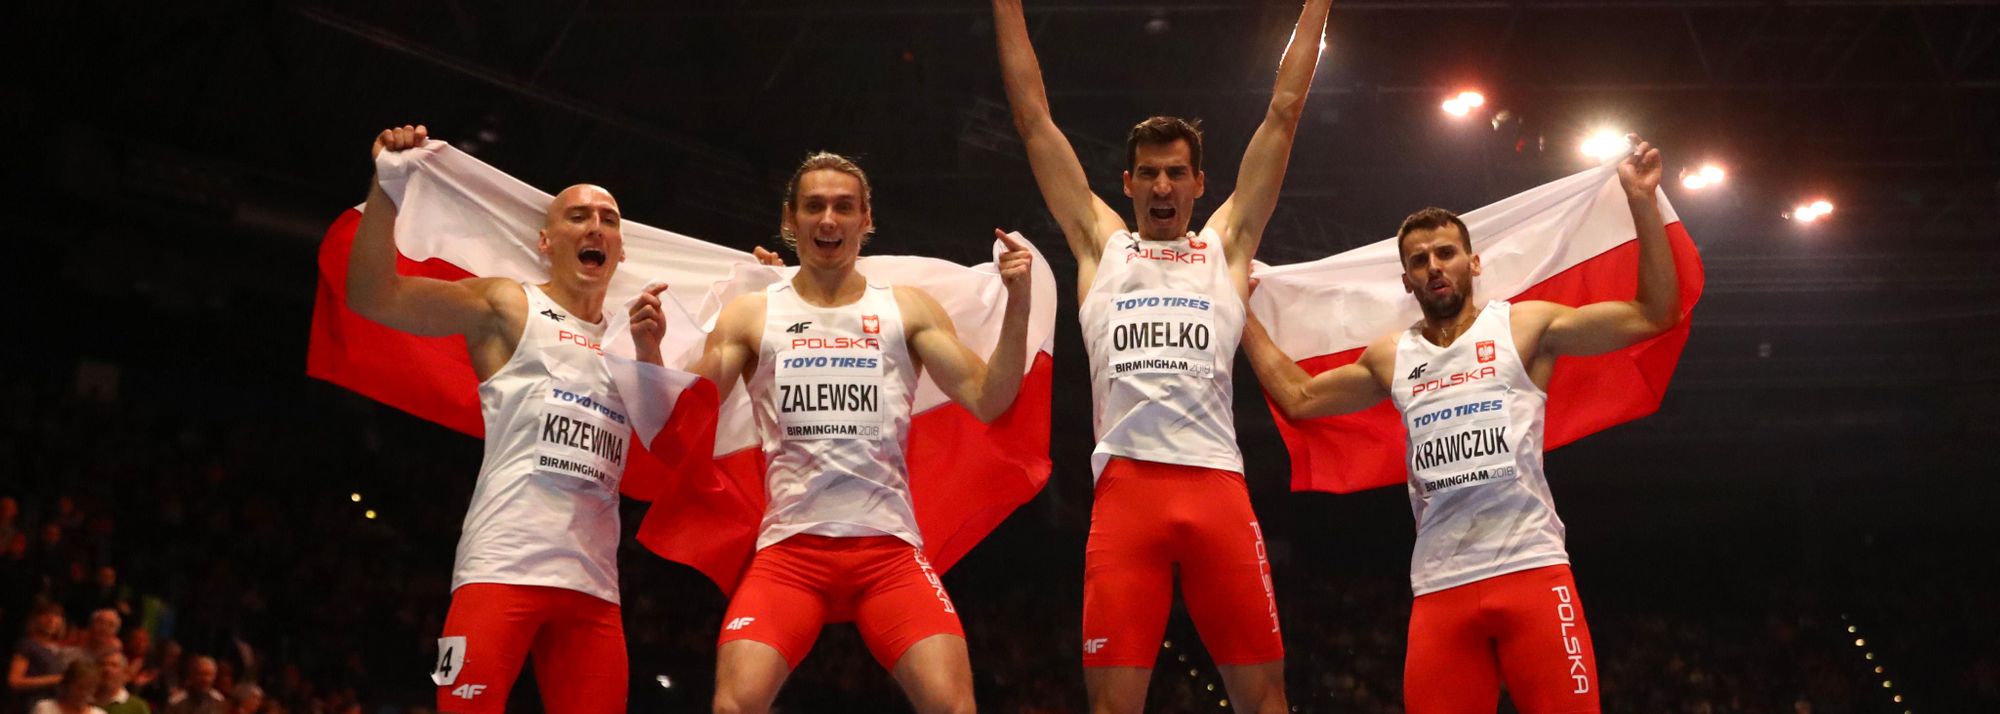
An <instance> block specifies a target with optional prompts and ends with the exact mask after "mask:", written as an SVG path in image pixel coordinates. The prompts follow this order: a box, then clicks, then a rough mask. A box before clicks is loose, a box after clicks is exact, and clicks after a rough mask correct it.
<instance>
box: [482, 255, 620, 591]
mask: <svg viewBox="0 0 2000 714" xmlns="http://www.w3.org/2000/svg"><path fill="white" fill-rule="evenodd" d="M522 287H523V289H524V290H526V291H527V294H528V316H527V320H526V325H525V326H524V327H523V328H522V330H521V342H520V344H519V345H517V346H515V348H514V355H513V356H512V357H510V358H508V360H507V363H506V364H505V365H502V366H501V367H500V370H499V371H498V372H494V373H493V376H491V377H488V378H487V379H486V381H485V382H483V383H481V384H480V385H479V406H480V411H481V413H482V414H483V415H484V416H485V418H486V453H485V458H484V460H483V461H482V462H481V463H480V467H479V481H478V484H477V485H476V486H474V487H473V490H472V505H471V507H470V508H469V509H467V510H466V512H465V524H464V527H463V528H462V530H461V532H460V534H459V537H458V557H457V564H456V567H455V568H454V569H453V571H452V578H451V586H452V589H454V590H456V589H458V587H459V586H461V585H466V584H468V583H506V584H509V585H541V586H546V587H555V588H566V589H569V590H575V591H578V592H582V593H585V594H588V595H591V596H594V597H597V598H601V599H603V600H607V601H610V602H613V603H616V602H618V481H619V479H621V478H622V477H623V476H624V474H625V460H626V455H627V449H628V448H629V447H630V446H631V435H632V426H631V424H630V423H629V422H628V421H627V417H626V412H625V404H624V402H623V401H622V400H620V399H619V397H618V394H617V392H616V391H615V389H614V388H613V387H612V386H611V375H610V374H609V373H608V372H606V370H605V367H604V361H603V359H602V358H601V357H600V356H599V351H600V350H601V349H602V347H601V343H602V341H603V340H602V338H603V335H604V325H603V324H602V323H598V324H591V323H588V322H584V321H583V320H581V319H579V318H577V317H576V316H575V315H571V314H569V312H568V311H566V310H564V309H563V308H562V306H560V305H557V304H556V302H555V301H554V300H551V299H549V297H548V295H546V294H544V293H543V292H542V291H541V289H540V288H537V287H535V286H533V285H524V286H522Z"/></svg>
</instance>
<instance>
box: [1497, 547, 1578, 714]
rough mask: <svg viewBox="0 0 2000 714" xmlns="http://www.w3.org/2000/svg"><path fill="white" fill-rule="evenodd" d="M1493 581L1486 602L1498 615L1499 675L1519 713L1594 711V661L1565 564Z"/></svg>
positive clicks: (1504, 576) (1508, 575)
mask: <svg viewBox="0 0 2000 714" xmlns="http://www.w3.org/2000/svg"><path fill="white" fill-rule="evenodd" d="M1494 580H1499V581H1503V582H1502V583H1501V587H1499V588H1498V589H1496V591H1495V592H1494V593H1493V594H1491V595H1489V601H1490V602H1491V603H1492V604H1491V607H1493V608H1494V609H1495V612H1496V615H1497V618H1496V622H1497V623H1498V624H1497V628H1498V640H1499V653H1500V672H1501V675H1502V677H1503V678H1504V679H1506V681H1507V696H1508V697H1509V698H1511V699H1513V700H1514V707H1515V708H1517V709H1520V710H1521V712H1522V713H1523V714H1558V713H1568V712H1595V711H1598V695H1597V657H1596V653H1595V651H1594V650H1593V649H1592V648H1591V644H1590V625H1589V624H1588V623H1586V622H1585V621H1584V619H1583V600H1582V599H1581V598H1580V597H1578V596H1577V593H1576V581H1575V580H1574V579H1573V578H1571V576H1570V570H1569V566H1567V565H1554V566H1549V567H1546V568H1536V569H1534V570H1526V571H1522V572H1519V573H1509V574H1507V575H1502V576H1500V577H1499V578H1495V579H1494Z"/></svg>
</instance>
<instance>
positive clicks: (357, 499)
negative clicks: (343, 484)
mask: <svg viewBox="0 0 2000 714" xmlns="http://www.w3.org/2000/svg"><path fill="white" fill-rule="evenodd" d="M347 500H349V501H353V502H355V503H360V502H361V492H360V491H355V492H354V493H350V494H347Z"/></svg>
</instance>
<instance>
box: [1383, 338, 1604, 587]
mask: <svg viewBox="0 0 2000 714" xmlns="http://www.w3.org/2000/svg"><path fill="white" fill-rule="evenodd" d="M1511 313H1512V306H1511V305H1509V304H1508V303H1507V302H1505V301H1500V300H1496V301H1493V302H1490V303H1487V304H1486V309H1485V310H1483V311H1481V312H1480V314H1479V317H1478V318H1475V319H1474V320H1473V322H1472V326H1471V327H1469V328H1467V329H1466V331H1465V334H1464V335H1461V336H1459V338H1458V339H1457V340H1455V341H1453V342H1452V344H1451V346H1450V347H1438V346H1437V345H1434V344H1431V342H1430V341H1429V340H1427V339H1424V336H1423V333H1422V331H1421V325H1419V326H1417V327H1412V328H1410V330H1409V331H1408V332H1406V333H1404V334H1403V337H1402V339H1401V340H1399V341H1398V342H1397V343H1396V366H1395V370H1396V371H1395V375H1396V380H1395V384H1394V385H1393V386H1392V387H1391V388H1390V396H1391V398H1393V399H1394V400H1395V402H1396V409H1397V410H1399V411H1401V412H1402V414H1403V426H1404V427H1405V428H1406V429H1408V431H1409V484H1408V486H1409V491H1410V510H1411V511H1412V512H1414V513H1415V515H1416V520H1417V545H1416V550H1415V552H1414V553H1412V554H1411V556H1410V587H1411V589H1412V590H1414V591H1415V593H1416V594H1417V595H1423V594H1424V593H1429V592H1436V591H1438V590H1443V589H1446V588H1451V587H1456V586H1459V585H1464V584H1466V583H1470V582H1474V581H1478V580H1484V579H1486V578H1490V577H1494V576H1496V575H1505V574H1507V573H1512V572H1515V571H1520V570H1527V569H1529V568H1539V567H1542V566H1546V565H1556V564H1561V563H1568V562H1569V551H1568V550H1566V549H1564V548H1563V524H1562V519H1560V518H1557V517H1556V508H1555V501H1554V499H1552V498H1551V497H1550V496H1549V483H1548V480H1547V479H1546V478H1544V477H1543V474H1542V432H1543V430H1544V429H1543V419H1544V417H1545V416H1546V415H1547V413H1548V410H1547V405H1548V395H1547V394H1546V393H1544V392H1543V391H1542V389H1541V388H1540V387H1537V386H1535V382H1534V380H1533V379H1531V378H1530V377H1529V376H1528V368H1527V365H1526V364H1524V363H1523V362H1522V361H1521V355H1520V353H1519V352H1517V351H1516V350H1515V349H1514V331H1513V323H1512V321H1511V320H1510V319H1509V315H1510V314H1511Z"/></svg>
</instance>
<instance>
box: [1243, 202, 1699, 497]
mask: <svg viewBox="0 0 2000 714" xmlns="http://www.w3.org/2000/svg"><path fill="white" fill-rule="evenodd" d="M1660 210H1661V213H1662V214H1663V215H1664V218H1665V220H1666V224H1667V225H1666V229H1667V240H1668V241H1669V242H1670V243H1671V244H1672V245H1673V249H1674V262H1675V265H1676V270H1677V272H1678V276H1679V279H1680V301H1681V304H1680V312H1681V321H1680V323H1679V324H1678V325H1677V326H1676V327H1674V329H1672V330H1668V331H1667V332H1666V333H1664V334H1661V335H1658V336H1655V337H1653V338H1651V339H1648V340H1645V341H1643V342H1640V343H1638V344H1635V345H1632V346H1630V347H1627V348H1625V349H1622V350H1618V351H1615V352H1611V353H1608V354H1603V355H1597V356H1592V357H1563V358H1560V359H1558V360H1557V361H1556V369H1555V375H1554V377H1552V378H1551V379H1550V381H1549V385H1548V394H1549V401H1548V422H1547V427H1548V431H1547V433H1546V434H1545V445H1546V448H1550V449H1553V448H1556V447H1559V446H1563V445H1565V444H1568V443H1570V442H1572V441H1576V440H1577V439H1580V438H1582V437H1584V436H1587V435H1589V434H1592V433H1596V432H1597V431H1600V430H1603V429H1605V428H1608V427H1611V426H1615V425H1617V424H1622V423H1624V422H1627V421H1631V420H1633V419H1637V418H1639V417H1642V416H1645V415H1647V414H1651V413H1653V411H1654V410H1657V409H1659V406H1660V398H1661V397H1662V396H1664V395H1665V394H1666V391H1667V383H1668V382H1669V381H1671V379H1672V378H1673V374H1674V366H1675V365H1676V364H1677V363H1678V362H1679V360H1680V355H1681V348H1682V347H1684V346H1686V344H1687V336H1688V327H1689V322H1688V319H1687V317H1688V314H1689V312H1690V311H1692V310H1693V309H1694V305H1695V302H1696V301H1698V300H1700V299H1701V288H1702V268H1701V256H1700V255H1699V254H1698V253H1697V252H1696V251H1695V245H1694V241H1693V240H1692V239H1691V238H1689V237H1688V233H1687V229H1686V228H1684V227H1682V226H1681V222H1680V218H1679V217H1678V216H1676V215H1675V213H1674V209H1673V207H1672V206H1671V205H1668V204H1667V199H1666V195H1665V194H1664V193H1663V194H1661V195H1660ZM1460 218H1461V219H1463V220H1464V221H1465V224H1466V227H1467V228H1469V229H1471V232H1472V245H1473V250H1474V251H1475V252H1476V253H1478V254H1479V256H1480V263H1481V267H1482V274H1481V275H1480V276H1479V277H1478V278H1475V279H1474V280H1473V296H1472V299H1473V301H1474V302H1475V303H1484V302H1485V301H1487V300H1492V299H1496V298H1497V299H1506V300H1511V301H1514V302H1520V301H1524V300H1547V301H1550V302H1556V303H1562V304H1564V305H1570V306H1577V305H1584V304H1587V303H1593V302H1601V301H1606V300H1630V299H1632V297H1633V296H1634V295H1635V294H1637V292H1638V286H1639V272H1638V271H1639V268H1638V266H1639V244H1638V243H1637V242H1636V240H1635V239H1636V238H1637V235H1638V233H1637V231H1636V229H1634V227H1633V224H1632V214H1631V212H1630V210H1629V209H1628V208H1627V206H1626V202H1625V193H1624V190H1623V189H1621V188H1620V187H1619V185H1618V173H1617V168H1616V165H1609V166H1603V167H1599V168H1596V169H1591V170H1589V171H1585V172H1582V173H1579V174H1576V175H1573V176H1570V177H1567V178H1563V179H1559V180H1557V181H1554V182H1551V183H1548V184H1544V185H1542V186H1539V187H1536V188H1534V189H1531V190H1529V191H1527V192H1526V193H1522V194H1519V195H1516V196H1512V197H1509V198H1506V199H1503V200H1501V201H1500V202H1498V203H1494V204H1493V205H1490V206H1486V207H1483V208H1480V209H1477V210H1474V211H1471V212H1468V213H1465V214H1463V215H1461V216H1460ZM1256 275H1257V278H1258V279H1259V287H1258V289H1257V291H1256V293H1255V294H1253V295H1252V296H1251V298H1250V308H1251V310H1253V311H1255V312H1256V314H1257V317H1258V319H1260V320H1262V321H1263V322H1264V326H1265V328H1266V329H1267V330H1268V331H1269V332H1270V334H1271V339H1272V340H1273V341H1275V342H1276V343H1277V344H1278V346H1279V347H1280V348H1282V349H1284V350H1285V353H1286V354H1288V355H1291V356H1292V358H1293V359H1295V360H1298V363H1299V366H1301V367H1304V368H1305V370H1306V372H1307V373H1309V374H1318V373H1320V372H1324V371H1326V370H1329V369H1333V368H1335V367H1339V366H1341V365H1345V364H1348V363H1351V362H1354V361H1355V360H1357V359H1360V357H1361V351H1362V349H1363V348H1365V347H1367V346H1368V343H1369V342H1371V341H1373V340H1375V339H1377V338H1379V337H1381V336H1382V335H1385V334H1389V333H1393V332H1401V331H1403V330H1406V329H1408V328H1409V327H1410V325H1412V324H1414V323H1415V322H1416V321H1417V320H1419V319H1421V318H1422V313H1420V312H1419V311H1418V309H1417V301H1416V299H1415V298H1414V297H1412V296H1410V295H1409V294H1408V293H1406V292H1405V291H1404V290H1403V284H1402V281H1401V275H1402V267H1401V261H1400V256H1398V255H1397V249H1396V239H1395V238H1389V239H1387V240H1384V241H1381V242H1378V243H1371V244H1369V245H1365V246H1362V247H1360V248H1356V249H1354V250H1350V251H1347V252H1345V253H1341V254H1339V255H1334V256H1330V257H1327V258H1322V259H1320V260H1315V261H1312V262H1307V263H1295V264H1291V265H1281V266H1274V267H1267V266H1262V265H1260V266H1258V268H1257V271H1256ZM1481 347H1482V352H1481V355H1482V357H1481V358H1482V360H1483V359H1484V352H1483V346H1481ZM1266 401H1267V402H1268V401H1269V400H1268V398H1267V399H1266ZM1271 413H1272V415H1273V416H1274V417H1276V418H1277V422H1278V432H1279V433H1280V434H1281V435H1283V436H1284V439H1285V445H1286V447H1288V448H1289V450H1290V451H1291V457H1292V490H1294V491H1331V492H1335V493H1350V492H1354V491H1360V490H1363V489H1369V488H1375V487H1378V486H1394V485H1398V484H1401V483H1403V482H1404V479H1405V476H1406V466H1405V460H1404V457H1405V449H1406V446H1405V445H1406V438H1405V432H1404V429H1403V422H1402V419H1401V417H1400V415H1398V414H1397V413H1396V409H1395V406H1394V405H1393V404H1391V403H1390V401H1389V400H1386V399H1385V400H1383V401H1382V403H1381V404H1377V405H1375V406H1374V407H1371V408H1369V409H1366V410H1363V411H1360V412H1356V413H1353V414H1346V415H1342V416H1335V417H1325V418H1320V419H1307V420H1293V419H1288V418H1286V417H1285V415H1284V414H1283V413H1281V412H1279V411H1278V409H1277V407H1276V405H1272V407H1271Z"/></svg>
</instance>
